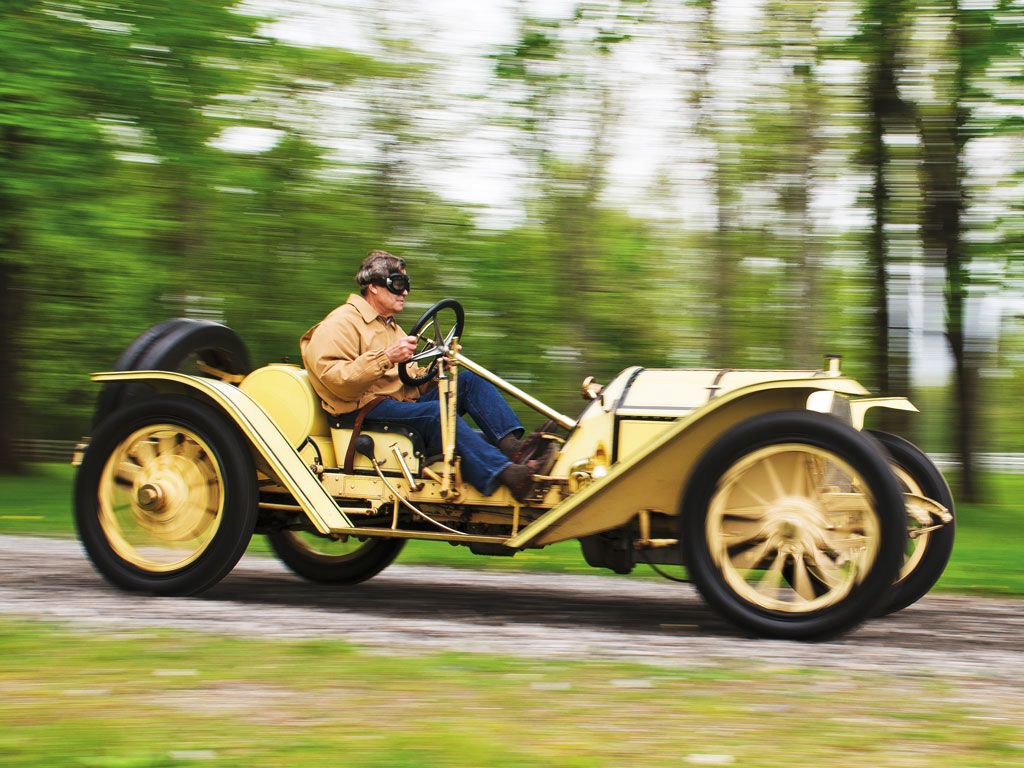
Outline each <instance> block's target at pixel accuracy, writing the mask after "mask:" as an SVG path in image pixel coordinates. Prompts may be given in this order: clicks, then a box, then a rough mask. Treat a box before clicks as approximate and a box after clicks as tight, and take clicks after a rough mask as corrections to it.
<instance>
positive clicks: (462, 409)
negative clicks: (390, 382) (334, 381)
mask: <svg viewBox="0 0 1024 768" xmlns="http://www.w3.org/2000/svg"><path fill="white" fill-rule="evenodd" d="M437 398H438V391H437V388H436V387H435V388H433V389H431V390H430V391H429V392H427V393H426V394H425V395H423V396H422V397H420V399H419V400H416V401H415V402H412V403H405V402H401V401H399V400H381V401H380V402H379V403H378V404H377V405H376V406H374V408H373V410H372V411H370V418H373V419H382V420H384V421H392V422H395V423H397V424H405V425H407V426H409V427H412V428H413V429H415V430H416V431H417V432H419V433H420V434H421V435H423V439H424V440H426V442H427V453H440V452H441V450H442V446H441V409H440V407H439V406H438V403H437ZM456 408H457V410H458V414H459V416H458V418H457V419H456V420H455V451H456V452H457V453H458V454H459V455H460V456H461V457H462V476H463V477H465V478H466V480H468V481H469V483H470V484H471V485H472V486H473V487H474V488H476V489H477V490H478V491H480V493H482V494H484V495H485V496H490V495H491V494H492V493H494V490H495V488H497V487H498V475H500V474H501V471H502V470H503V469H505V467H507V466H508V465H509V464H511V463H512V462H510V461H509V460H508V458H507V457H506V456H505V454H503V453H502V452H501V451H500V450H498V449H497V448H496V447H495V446H496V445H497V444H498V441H499V440H501V439H502V438H503V437H505V436H506V435H510V434H512V433H513V432H514V433H516V436H517V437H519V436H522V434H523V425H522V424H520V423H519V419H518V418H517V417H516V415H515V413H514V412H513V411H512V409H511V408H510V407H509V405H508V403H506V402H505V398H503V397H502V396H501V393H500V392H498V390H497V388H495V386H494V385H493V384H491V382H489V381H487V380H486V379H484V378H481V377H480V376H477V375H476V374H475V373H473V372H472V371H459V392H458V399H457V401H456ZM467 413H468V414H469V415H470V417H472V419H473V421H474V422H476V425H477V426H478V427H480V430H481V431H482V432H483V436H481V435H480V432H477V431H476V430H475V429H473V428H472V427H471V426H469V424H468V423H466V421H465V419H463V418H462V417H463V416H465V415H466V414H467Z"/></svg>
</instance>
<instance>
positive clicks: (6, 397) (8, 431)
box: [0, 126, 24, 474]
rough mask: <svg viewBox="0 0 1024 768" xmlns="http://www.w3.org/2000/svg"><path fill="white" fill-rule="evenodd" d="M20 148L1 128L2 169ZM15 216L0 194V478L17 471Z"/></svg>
mask: <svg viewBox="0 0 1024 768" xmlns="http://www.w3.org/2000/svg"><path fill="white" fill-rule="evenodd" d="M20 144H21V140H20V137H19V135H18V131H17V128H15V127H14V126H5V127H4V128H3V131H2V133H0V155H2V159H3V161H4V163H3V165H4V167H5V168H10V167H12V166H13V164H14V163H15V162H16V161H17V160H18V155H19V152H20ZM18 216H19V212H18V207H17V204H16V202H15V200H14V199H13V198H12V197H10V196H8V195H4V194H3V193H2V192H0V474H12V473H16V472H18V471H19V470H20V469H21V467H20V462H19V461H18V457H17V455H16V454H15V451H14V438H15V436H16V435H17V433H18V427H17V423H18V421H19V411H20V409H19V407H18V359H19V357H18V350H17V348H16V345H17V339H18V337H19V330H20V325H21V318H22V317H23V316H24V312H23V309H24V308H23V306H22V294H21V293H20V292H19V291H18V273H19V271H20V269H19V267H18V265H17V263H16V262H15V261H14V258H13V257H14V256H16V255H17V254H18V252H19V251H20V250H21V248H22V245H23V243H22V236H21V231H20V228H19V223H18Z"/></svg>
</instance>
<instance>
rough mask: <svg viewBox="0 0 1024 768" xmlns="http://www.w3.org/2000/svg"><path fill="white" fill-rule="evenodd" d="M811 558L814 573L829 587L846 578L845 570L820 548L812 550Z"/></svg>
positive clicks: (840, 582)
mask: <svg viewBox="0 0 1024 768" xmlns="http://www.w3.org/2000/svg"><path fill="white" fill-rule="evenodd" d="M812 559H813V560H814V570H815V575H816V576H817V577H818V578H819V579H821V581H823V582H824V583H825V584H827V585H828V587H829V589H835V588H836V587H838V586H840V585H841V584H842V583H843V582H844V581H845V580H846V578H847V574H846V572H845V571H844V570H843V569H842V568H840V567H839V566H838V565H836V564H835V563H834V562H832V561H831V560H830V559H829V557H828V556H827V555H826V554H825V553H824V552H822V551H821V550H817V549H816V550H814V554H813V555H812Z"/></svg>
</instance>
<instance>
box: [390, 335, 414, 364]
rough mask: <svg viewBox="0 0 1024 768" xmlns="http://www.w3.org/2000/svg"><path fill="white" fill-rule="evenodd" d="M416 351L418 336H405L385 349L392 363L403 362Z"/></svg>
mask: <svg viewBox="0 0 1024 768" xmlns="http://www.w3.org/2000/svg"><path fill="white" fill-rule="evenodd" d="M415 351H416V337H415V336H403V337H402V338H401V339H399V340H398V341H396V342H395V343H394V344H392V345H391V346H390V347H388V348H387V349H385V350H384V354H386V355H387V356H388V360H390V361H391V362H392V363H403V362H405V361H406V360H408V359H409V358H410V357H412V356H413V353H414V352H415Z"/></svg>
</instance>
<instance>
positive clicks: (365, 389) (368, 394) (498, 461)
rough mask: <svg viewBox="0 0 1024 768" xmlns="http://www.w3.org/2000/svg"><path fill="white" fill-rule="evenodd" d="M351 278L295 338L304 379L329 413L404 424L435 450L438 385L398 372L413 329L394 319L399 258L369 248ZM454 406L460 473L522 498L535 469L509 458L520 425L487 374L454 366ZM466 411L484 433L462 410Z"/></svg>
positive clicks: (482, 486)
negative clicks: (350, 287) (353, 289)
mask: <svg viewBox="0 0 1024 768" xmlns="http://www.w3.org/2000/svg"><path fill="white" fill-rule="evenodd" d="M355 279H356V283H357V284H358V285H359V293H358V294H355V293H353V294H350V295H349V297H348V299H347V300H346V301H345V303H344V304H342V305H341V306H339V307H337V308H335V309H334V310H333V311H331V312H330V314H328V315H327V317H325V318H324V319H323V320H321V321H320V322H319V323H317V324H316V325H314V326H313V327H312V328H310V329H309V330H308V331H306V333H305V334H304V335H303V336H302V338H301V339H300V341H299V348H300V350H301V352H302V360H303V363H304V364H305V366H306V370H307V371H308V373H309V381H310V383H311V384H312V385H313V389H314V390H315V391H316V393H317V394H318V395H319V396H320V399H321V400H322V401H323V406H324V408H325V409H326V410H327V411H328V412H329V413H332V414H334V415H336V416H338V415H342V414H346V413H355V412H359V413H361V414H363V415H365V414H366V413H372V414H373V416H372V417H373V419H375V420H383V421H390V422H394V423H396V424H404V425H407V426H410V427H412V428H413V429H415V430H416V431H418V432H419V433H420V434H421V435H423V438H424V440H425V441H426V443H427V451H428V453H439V452H440V451H441V416H440V408H439V405H438V402H437V400H438V390H437V387H436V386H435V385H434V384H433V383H429V384H426V385H423V386H422V387H419V388H417V387H411V386H409V385H407V384H405V383H403V382H402V380H401V379H400V378H399V375H398V364H399V363H401V362H405V361H408V360H409V359H410V358H411V357H412V356H413V354H414V353H415V350H416V337H415V336H409V335H407V334H406V333H405V332H404V331H403V330H402V329H401V327H399V325H398V323H397V322H396V321H395V315H396V314H397V313H399V312H401V311H402V309H403V308H404V307H405V297H406V296H407V295H408V294H409V291H410V290H411V289H412V283H411V280H410V278H409V275H408V273H407V272H406V266H405V261H404V260H403V259H400V258H398V257H397V256H394V255H392V254H390V253H388V252H387V251H378V250H374V251H370V253H369V254H368V255H367V257H366V258H365V259H364V260H363V262H362V264H361V265H360V267H359V271H358V272H357V273H356V278H355ZM410 367H412V368H415V367H416V366H415V363H411V364H410ZM418 373H419V372H414V375H417V374H418ZM457 409H458V413H459V417H458V418H457V420H456V429H455V450H456V451H457V452H458V454H459V455H460V456H461V457H462V474H463V476H464V477H465V478H466V480H467V481H468V482H469V483H470V484H471V485H472V486H473V487H474V488H476V489H477V490H478V491H480V492H481V493H482V494H484V495H488V496H489V495H490V494H492V493H494V491H495V489H496V488H497V487H498V485H499V483H500V484H504V485H505V486H507V487H508V489H509V490H510V491H511V492H512V495H513V496H514V497H515V498H516V499H517V500H518V501H523V500H524V499H525V498H526V497H527V496H529V494H530V492H531V490H532V489H533V485H534V483H533V480H532V476H533V469H532V468H531V467H529V466H527V465H526V464H516V463H514V462H512V461H511V458H510V457H511V456H513V455H514V454H515V453H516V451H517V450H518V449H519V448H520V447H521V445H522V441H521V439H520V438H521V437H522V435H523V426H522V424H520V422H519V419H518V418H517V417H516V415H515V413H513V411H512V409H511V408H510V407H509V405H508V403H506V402H505V400H504V398H503V397H502V396H501V394H500V393H499V392H498V390H497V389H496V388H495V387H494V385H493V384H491V383H490V382H489V381H487V380H486V379H484V378H482V377H480V376H477V375H476V374H474V373H472V372H471V371H460V372H459V376H458V396H457ZM465 414H468V415H469V416H470V417H471V418H472V419H473V421H474V422H475V423H476V425H477V426H478V427H479V428H480V430H481V432H482V433H483V434H482V435H481V433H480V432H477V431H476V430H474V429H473V428H472V427H470V426H469V424H468V423H467V422H466V421H465V420H464V419H463V418H462V417H463V415H465Z"/></svg>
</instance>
